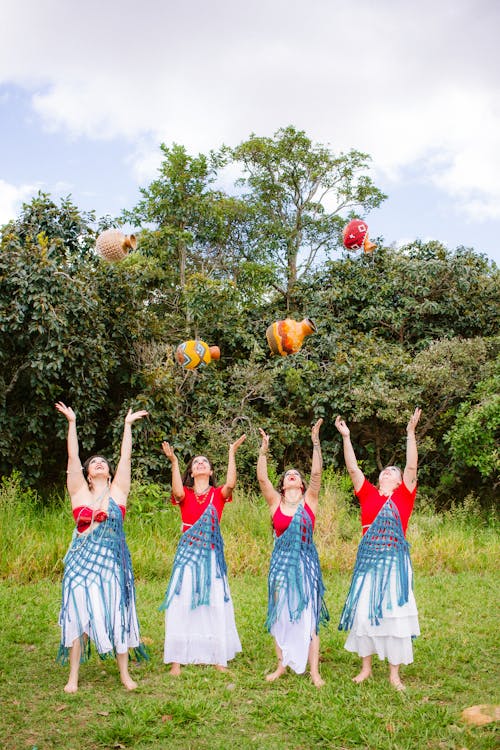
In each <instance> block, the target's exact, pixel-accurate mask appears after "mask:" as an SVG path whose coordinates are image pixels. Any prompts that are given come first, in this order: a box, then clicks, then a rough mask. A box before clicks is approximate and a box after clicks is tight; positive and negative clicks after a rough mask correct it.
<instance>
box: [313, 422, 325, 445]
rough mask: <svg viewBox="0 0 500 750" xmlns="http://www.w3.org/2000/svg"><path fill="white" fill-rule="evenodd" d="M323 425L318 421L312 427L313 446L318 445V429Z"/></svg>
mask: <svg viewBox="0 0 500 750" xmlns="http://www.w3.org/2000/svg"><path fill="white" fill-rule="evenodd" d="M322 424H323V419H318V421H317V422H316V424H315V425H314V426H313V428H312V430H311V440H312V442H313V445H319V428H320V427H321V425H322Z"/></svg>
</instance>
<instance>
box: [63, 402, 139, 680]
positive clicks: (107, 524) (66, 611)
mask: <svg viewBox="0 0 500 750" xmlns="http://www.w3.org/2000/svg"><path fill="white" fill-rule="evenodd" d="M55 406H56V409H57V410H58V411H59V412H60V413H61V414H62V415H63V416H64V417H66V419H67V420H68V470H67V488H68V492H69V496H70V498H71V507H72V509H73V516H74V519H75V523H76V528H75V531H74V533H73V538H72V540H71V544H70V547H69V550H68V552H67V553H66V556H65V558H64V576H63V582H62V603H61V611H60V615H59V624H60V626H61V645H60V647H59V654H58V661H59V662H60V663H61V664H66V663H67V662H68V658H69V665H70V672H69V679H68V682H67V684H66V686H65V688H64V690H65V692H66V693H76V691H77V690H78V673H79V667H80V662H83V661H86V660H87V659H88V657H89V656H90V642H91V641H93V642H94V644H95V647H96V649H97V651H98V653H99V655H100V656H101V658H105V657H108V656H116V660H117V663H118V669H119V672H120V679H121V681H122V683H123V685H124V687H125V688H126V689H127V690H134V689H135V688H136V687H137V683H135V682H134V680H133V679H132V678H131V676H130V674H129V671H128V659H129V648H133V649H134V651H135V655H136V658H137V659H147V658H148V657H147V653H146V650H145V648H144V646H143V644H142V643H141V640H140V635H139V623H138V621H137V614H136V608H135V587H134V576H133V573H132V565H131V560H130V553H129V550H128V547H127V542H126V540H125V533H124V530H123V518H124V516H125V510H126V507H127V497H128V494H129V490H130V463H131V455H132V424H133V423H134V422H135V421H136V420H137V419H141V418H142V417H145V416H146V415H147V411H142V410H141V411H136V412H132V410H131V409H129V411H128V414H127V416H126V417H125V425H124V428H123V439H122V444H121V451H120V460H119V462H118V466H117V469H116V473H115V474H114V476H113V472H112V469H111V466H110V464H109V462H108V461H107V460H106V459H105V458H104V457H103V456H91V457H90V458H88V459H87V461H86V462H85V463H84V465H83V466H82V465H81V462H80V458H79V450H78V436H77V431H76V416H75V412H74V411H73V409H71V407H69V406H66V405H65V404H63V402H62V401H59V402H58V403H57V404H56V405H55Z"/></svg>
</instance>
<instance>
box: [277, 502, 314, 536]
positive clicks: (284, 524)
mask: <svg viewBox="0 0 500 750" xmlns="http://www.w3.org/2000/svg"><path fill="white" fill-rule="evenodd" d="M304 508H305V509H306V511H307V512H308V513H309V517H310V519H311V522H312V525H313V530H314V522H315V520H316V517H315V515H314V513H313V512H312V510H311V509H310V507H309V506H308V504H307V503H304ZM292 518H293V516H287V515H285V513H283V511H282V510H281V506H279V505H278V507H277V508H276V510H275V511H274V516H273V529H274V530H275V532H276V536H281V535H282V534H283V532H284V531H286V530H287V529H288V527H289V526H290V523H291V521H292Z"/></svg>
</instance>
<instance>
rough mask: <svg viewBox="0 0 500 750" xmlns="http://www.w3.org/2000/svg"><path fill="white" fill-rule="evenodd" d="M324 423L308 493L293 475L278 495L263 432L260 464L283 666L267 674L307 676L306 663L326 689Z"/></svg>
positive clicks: (270, 618) (273, 616) (271, 623)
mask: <svg viewBox="0 0 500 750" xmlns="http://www.w3.org/2000/svg"><path fill="white" fill-rule="evenodd" d="M322 423H323V420H322V419H319V420H318V421H317V422H316V424H315V425H314V427H313V428H312V431H311V438H312V443H313V455H312V465H311V479H310V483H309V487H307V488H306V484H305V482H304V480H303V479H302V476H301V474H300V472H299V471H297V470H296V469H290V470H289V471H286V472H285V474H284V475H283V476H282V478H281V480H280V483H279V485H278V488H277V489H275V488H274V487H273V485H272V484H271V481H270V480H269V477H268V473H267V451H268V449H269V436H268V435H266V433H265V432H264V430H262V429H261V430H260V434H261V436H262V444H261V447H260V451H259V459H258V461H257V479H258V480H259V484H260V489H261V492H262V494H263V495H264V498H265V499H266V501H267V504H268V506H269V511H270V513H271V520H272V525H273V530H274V548H273V552H272V556H271V564H270V568H269V576H268V595H269V598H268V610H267V620H266V627H267V629H268V630H269V632H270V633H271V634H272V635H273V637H274V641H275V647H276V654H277V656H278V666H277V668H276V670H275V671H274V672H272V673H271V674H268V675H267V676H266V679H267V680H268V681H269V682H272V681H273V680H276V679H278V677H281V675H283V674H284V673H285V672H286V669H287V667H290V668H291V669H293V671H294V672H296V673H297V674H302V673H303V672H305V669H306V665H307V662H308V661H309V669H310V675H311V680H312V682H313V683H314V685H316V687H318V688H319V687H321V686H322V685H324V684H325V683H324V680H323V679H322V678H321V675H320V673H319V635H318V632H319V626H320V624H326V622H328V620H329V619H330V618H329V615H328V610H327V608H326V606H325V603H324V601H323V594H324V591H325V587H324V585H323V579H322V576H321V569H320V565H319V558H318V553H317V550H316V547H315V545H314V542H313V530H314V523H315V518H316V511H317V508H318V498H319V490H320V484H321V469H322V458H321V445H320V441H319V429H320V427H321V424H322Z"/></svg>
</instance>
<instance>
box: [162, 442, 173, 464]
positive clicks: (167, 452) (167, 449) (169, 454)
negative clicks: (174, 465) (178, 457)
mask: <svg viewBox="0 0 500 750" xmlns="http://www.w3.org/2000/svg"><path fill="white" fill-rule="evenodd" d="M161 449H162V451H163V453H164V454H165V455H166V457H167V458H168V459H169V461H172V460H173V459H174V458H175V453H174V449H173V448H172V446H171V445H170V443H167V441H166V440H164V441H163V443H162V444H161Z"/></svg>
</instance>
